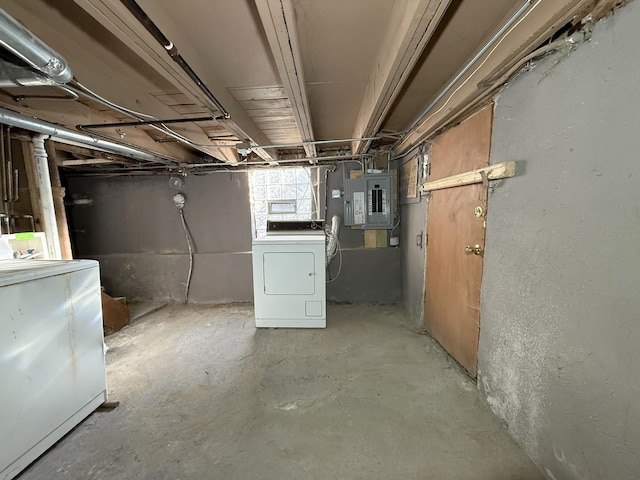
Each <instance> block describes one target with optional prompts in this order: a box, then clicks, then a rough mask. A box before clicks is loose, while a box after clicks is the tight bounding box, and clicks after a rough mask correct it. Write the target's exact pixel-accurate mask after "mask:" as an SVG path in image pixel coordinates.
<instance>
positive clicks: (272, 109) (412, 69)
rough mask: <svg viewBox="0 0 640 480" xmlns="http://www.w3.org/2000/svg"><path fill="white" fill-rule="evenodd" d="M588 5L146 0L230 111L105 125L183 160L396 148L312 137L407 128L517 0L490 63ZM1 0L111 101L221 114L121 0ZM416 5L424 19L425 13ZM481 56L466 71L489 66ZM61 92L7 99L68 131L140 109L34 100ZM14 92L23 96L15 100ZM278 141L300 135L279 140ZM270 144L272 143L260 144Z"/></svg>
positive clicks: (507, 57) (4, 99)
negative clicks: (161, 124) (167, 122)
mask: <svg viewBox="0 0 640 480" xmlns="http://www.w3.org/2000/svg"><path fill="white" fill-rule="evenodd" d="M588 3H589V4H590V3H592V2H589V1H587V0H535V1H530V2H524V1H523V0H484V1H482V0H451V1H449V0H395V1H394V0H181V1H176V0H138V5H139V6H140V7H141V8H142V10H143V11H144V12H145V13H146V15H147V16H148V17H149V18H150V20H151V21H152V22H153V23H154V24H155V25H156V26H157V27H158V28H159V29H160V31H161V32H162V33H163V34H164V36H165V37H167V38H168V39H169V40H170V41H171V42H172V43H173V45H174V46H175V47H176V48H177V50H178V51H179V53H180V54H181V55H182V57H183V58H184V59H185V60H186V62H187V63H188V64H189V65H190V66H191V67H192V69H193V70H194V71H195V72H196V74H197V75H198V76H199V77H200V79H201V80H202V81H203V83H204V84H205V85H206V87H207V88H208V89H209V90H210V91H211V92H212V93H213V95H214V96H215V97H216V98H217V99H218V100H219V101H220V103H221V104H222V105H223V106H224V108H225V109H227V110H228V111H229V113H230V118H229V119H226V120H210V121H206V122H197V123H181V124H175V125H174V126H172V127H171V128H173V129H174V130H175V131H176V132H179V133H180V134H181V135H184V136H185V137H187V138H189V139H190V140H191V141H192V142H193V144H192V145H191V146H187V145H185V144H184V142H177V141H174V139H171V138H169V137H167V136H166V135H164V134H163V133H161V132H158V131H157V130H154V129H152V128H150V127H148V126H135V127H122V128H118V127H113V128H105V129H100V133H101V134H104V135H107V136H109V137H110V138H113V139H114V140H116V141H127V143H130V144H134V145H140V146H141V147H143V148H146V149H150V150H153V151H157V152H162V153H164V154H166V155H170V156H172V157H174V158H178V159H180V160H181V161H183V162H205V163H206V162H213V163H216V162H227V163H236V162H242V161H243V160H244V159H243V157H241V156H240V155H239V154H238V152H237V148H236V144H238V143H241V142H242V143H247V144H250V145H252V146H253V153H251V154H250V155H249V157H248V158H249V160H254V161H255V160H257V161H267V162H269V163H270V164H275V163H276V162H277V160H278V159H284V158H290V157H293V158H299V157H305V156H310V155H311V156H318V157H322V156H323V155H333V154H336V153H341V154H350V153H362V152H365V151H368V152H371V151H373V150H375V149H377V148H390V147H391V145H392V144H393V143H394V142H395V141H396V140H397V137H393V136H387V137H385V138H381V139H379V140H376V141H373V142H367V144H366V145H357V143H354V142H349V141H342V142H339V143H334V144H324V143H322V144H313V143H311V142H313V141H324V140H341V139H350V138H354V137H361V136H363V135H364V136H367V137H369V136H384V135H386V134H389V135H392V134H396V135H402V134H405V133H407V130H408V129H409V128H410V127H411V126H412V124H414V123H416V122H415V121H416V120H419V116H420V114H421V113H424V109H425V107H426V106H427V105H429V104H430V103H431V102H432V101H433V100H434V99H435V98H436V96H437V95H438V94H439V93H440V92H441V91H442V89H443V88H444V87H445V86H446V85H447V84H448V83H450V82H451V81H452V79H454V77H455V76H456V74H457V73H458V72H460V71H461V69H462V68H463V67H464V66H465V64H467V62H468V61H469V60H470V59H471V58H472V57H474V54H476V53H477V52H478V50H479V49H480V48H481V47H482V46H483V45H484V44H486V42H487V41H488V40H489V39H491V38H492V37H493V36H494V34H495V33H496V32H498V30H499V29H500V28H501V26H503V25H504V24H505V22H507V21H508V19H509V18H511V16H512V15H513V14H514V12H515V11H516V10H517V9H518V8H520V7H521V6H523V5H524V7H526V8H529V9H531V12H525V15H523V16H524V17H527V18H526V22H525V21H524V20H525V19H524V18H523V20H522V21H520V20H519V22H520V23H522V25H520V23H518V25H516V26H517V27H518V30H514V32H513V33H512V32H511V31H509V32H508V34H509V35H511V37H510V38H507V39H506V41H504V42H502V40H499V42H500V44H498V46H496V49H498V47H499V49H498V50H496V49H494V50H496V53H494V52H493V51H492V52H491V54H492V55H493V57H492V58H491V62H489V63H486V62H487V61H486V60H485V61H484V62H485V63H486V67H487V68H488V67H489V65H490V66H491V67H492V68H494V69H495V68H498V67H505V66H510V65H512V64H513V63H515V61H516V60H517V59H518V57H521V56H523V55H524V54H526V53H528V52H529V51H530V50H531V49H532V48H534V47H535V46H537V45H538V43H539V42H540V41H543V40H546V39H547V38H549V36H551V35H552V34H553V33H554V32H556V31H557V30H558V29H560V28H561V27H562V26H563V25H564V24H565V23H566V22H567V21H575V18H576V15H577V14H578V13H579V12H582V10H583V7H584V5H586V4H588ZM0 7H1V8H2V9H3V10H5V11H6V12H7V13H8V14H9V15H11V16H12V17H13V18H15V19H16V20H17V21H19V22H20V23H22V24H23V25H24V26H25V27H26V28H28V29H29V30H30V31H31V32H32V33H33V34H34V35H36V36H37V37H38V38H40V39H41V40H42V41H44V42H45V43H46V44H48V45H49V46H50V47H52V48H53V49H54V50H56V51H57V52H58V53H60V54H61V55H62V56H63V57H64V58H65V59H66V60H67V62H68V63H69V65H70V67H71V69H72V71H73V73H74V78H75V80H77V81H78V82H79V83H81V84H82V85H84V86H86V87H88V88H89V89H91V90H92V91H94V92H95V93H97V94H99V95H100V96H102V97H104V98H106V99H108V100H109V101H111V102H114V103H116V104H119V105H121V106H123V107H126V108H129V109H133V110H135V111H138V112H141V113H144V114H146V115H150V116H153V117H155V118H158V119H167V118H176V117H184V118H189V117H200V116H212V115H216V114H219V113H220V112H219V111H218V110H217V109H216V108H215V107H214V106H213V105H212V104H211V102H210V101H209V100H208V99H207V98H206V97H205V96H204V95H203V94H202V92H201V91H200V90H199V89H198V87H197V86H196V85H195V83H194V82H193V81H192V80H190V79H189V78H187V77H186V76H185V75H184V72H182V71H180V68H179V67H178V65H177V64H176V63H175V62H173V61H172V60H171V58H170V57H169V56H168V55H167V52H166V51H165V50H164V49H163V48H162V46H161V45H160V44H159V43H158V42H157V41H156V40H155V39H154V38H153V37H152V36H151V35H150V34H149V32H148V31H147V30H146V29H145V28H144V27H143V26H142V25H141V23H140V22H139V20H138V19H136V18H135V17H134V16H133V15H132V14H131V13H130V11H129V10H127V8H126V7H125V6H124V5H123V2H121V1H120V0H29V1H24V0H3V1H2V2H0ZM533 9H536V11H535V12H534V11H533ZM414 12H415V14H414ZM529 13H531V14H529ZM269 15H270V16H269ZM412 15H413V16H412ZM418 15H424V16H425V17H424V18H426V20H424V19H423V20H421V23H420V22H418V20H419V18H418ZM427 20H428V21H427ZM525 27H526V29H525ZM515 28H516V27H514V29H515ZM512 30H513V29H512ZM516 35H517V36H516ZM274 39H275V40H274ZM278 39H279V42H280V43H278ZM485 63H481V64H479V66H478V67H477V68H476V67H475V65H474V68H472V69H470V72H473V71H474V70H477V71H479V73H478V75H479V74H480V73H483V72H482V71H480V69H481V68H484V67H485ZM470 85H471V86H473V89H474V90H473V92H471V90H470V91H469V93H468V94H467V97H464V98H461V99H460V100H458V99H453V101H452V104H453V103H455V104H456V106H457V107H456V110H455V111H454V110H453V109H452V110H451V112H450V113H448V114H447V115H448V116H446V117H443V118H442V119H438V122H439V123H434V124H433V125H426V124H425V125H423V126H422V127H421V128H422V131H417V133H416V132H410V133H413V136H412V135H409V136H408V137H406V138H409V139H410V140H406V144H405V145H403V146H402V148H399V149H398V148H397V149H396V153H402V151H403V150H404V151H406V150H407V149H408V148H409V147H410V146H412V145H415V144H416V143H417V142H418V141H420V140H423V139H424V138H428V136H429V134H431V133H433V131H435V130H436V129H437V128H439V127H442V126H443V125H445V124H446V121H448V119H449V118H453V114H454V113H456V112H458V111H460V109H461V108H462V107H464V106H465V105H471V104H472V100H478V99H481V97H480V93H482V92H480V90H479V87H477V81H476V79H475V77H474V79H473V81H472V82H467V83H463V84H462V86H461V87H460V88H463V90H461V93H462V92H464V91H465V90H464V89H467V88H470V87H469V86H470ZM56 90H57V89H55V88H52V87H33V88H28V89H25V88H3V89H2V90H0V94H2V95H0V106H3V107H5V108H9V109H12V110H15V111H18V112H22V113H26V114H29V115H32V116H35V117H37V118H40V119H42V120H45V121H48V122H52V123H56V124H60V125H64V126H66V127H68V128H72V129H75V128H76V125H78V124H96V123H111V122H116V121H119V120H121V121H131V120H132V119H131V118H130V117H129V116H127V115H123V114H122V113H118V112H115V111H113V110H112V109H109V108H107V107H105V106H104V105H100V104H99V103H96V102H95V101H92V100H90V99H89V98H87V97H84V96H81V98H80V101H70V100H51V99H38V98H30V96H32V95H39V94H40V95H41V94H43V93H46V94H51V93H52V92H53V94H54V95H60V94H63V93H62V92H56ZM456 91H457V90H456ZM19 95H25V96H26V98H24V99H19V100H16V97H17V96H19ZM447 108H448V106H447ZM440 110H442V109H440ZM447 112H448V110H443V113H447ZM303 141H304V142H307V148H306V149H305V148H303V147H304V146H303V145H302V143H301V142H303ZM282 144H298V145H292V146H280V147H278V145H282ZM274 145H275V146H274ZM263 146H264V147H267V148H266V149H264V150H261V149H260V147H263ZM311 146H313V148H310V147H311ZM352 148H353V149H357V150H358V152H354V151H352ZM305 150H306V152H305ZM102 168H104V167H102Z"/></svg>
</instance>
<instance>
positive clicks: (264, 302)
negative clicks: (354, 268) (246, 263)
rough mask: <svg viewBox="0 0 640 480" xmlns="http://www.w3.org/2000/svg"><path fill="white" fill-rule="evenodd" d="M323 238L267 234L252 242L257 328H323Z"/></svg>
mask: <svg viewBox="0 0 640 480" xmlns="http://www.w3.org/2000/svg"><path fill="white" fill-rule="evenodd" d="M325 252H326V249H325V235H324V232H322V231H310V232H302V233H300V232H293V233H286V234H278V235H267V236H266V237H263V238H259V239H256V240H254V241H253V252H252V253H253V292H254V307H255V316H256V327H281V328H324V327H325V326H326V318H327V316H326V285H325V255H326V253H325Z"/></svg>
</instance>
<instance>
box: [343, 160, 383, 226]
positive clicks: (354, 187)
mask: <svg viewBox="0 0 640 480" xmlns="http://www.w3.org/2000/svg"><path fill="white" fill-rule="evenodd" d="M391 178H392V177H391V174H390V173H370V174H365V175H362V176H361V177H360V178H349V179H345V181H344V182H345V183H344V218H345V222H344V223H345V225H347V226H354V225H359V226H361V227H362V228H364V229H367V230H375V229H380V230H383V229H389V228H392V227H393V210H392V207H391V205H392V195H393V189H392V182H391Z"/></svg>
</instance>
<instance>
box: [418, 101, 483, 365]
mask: <svg viewBox="0 0 640 480" xmlns="http://www.w3.org/2000/svg"><path fill="white" fill-rule="evenodd" d="M492 119H493V105H489V106H488V107H486V108H484V109H483V110H481V111H480V112H478V113H477V114H475V115H474V116H472V117H471V118H469V119H468V120H466V121H465V122H463V123H461V124H460V125H458V126H456V127H454V128H452V129H451V130H448V131H447V132H445V133H443V134H442V135H440V136H439V137H437V138H436V139H435V140H434V142H433V143H432V144H431V180H436V179H439V178H444V177H448V176H451V175H455V174H457V173H463V172H466V171H469V170H475V169H478V168H482V167H486V166H487V165H488V164H489V151H490V144H491V123H492ZM486 203H487V192H486V189H485V188H484V186H483V185H482V184H475V185H466V186H461V187H455V188H450V189H446V190H438V191H434V192H432V193H431V199H430V201H429V207H428V217H427V219H428V221H427V238H428V243H427V265H426V280H425V328H426V330H427V331H428V332H429V333H430V334H431V335H432V336H433V337H434V338H435V339H436V340H437V341H438V342H439V343H440V344H441V345H442V346H443V347H444V348H445V349H446V350H447V351H448V352H449V353H450V354H451V355H452V356H453V357H454V358H455V359H456V360H457V361H458V362H459V363H460V364H461V365H462V366H463V367H464V368H465V369H466V370H467V371H468V372H469V374H470V375H471V376H473V377H475V375H476V363H477V352H478V338H479V333H480V287H481V281H482V256H481V255H475V254H473V253H472V254H468V253H465V247H466V246H471V247H473V246H475V245H480V247H481V248H482V249H484V217H479V218H478V217H476V216H475V215H474V211H475V208H476V207H477V206H481V207H482V208H483V210H484V211H486Z"/></svg>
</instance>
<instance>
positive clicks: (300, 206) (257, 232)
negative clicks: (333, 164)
mask: <svg viewBox="0 0 640 480" xmlns="http://www.w3.org/2000/svg"><path fill="white" fill-rule="evenodd" d="M249 191H250V202H251V220H252V231H253V238H260V237H264V236H265V235H266V231H267V220H311V218H312V214H313V208H314V201H313V198H314V191H313V186H312V181H311V169H310V168H308V167H289V168H269V169H256V170H252V171H250V172H249Z"/></svg>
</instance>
